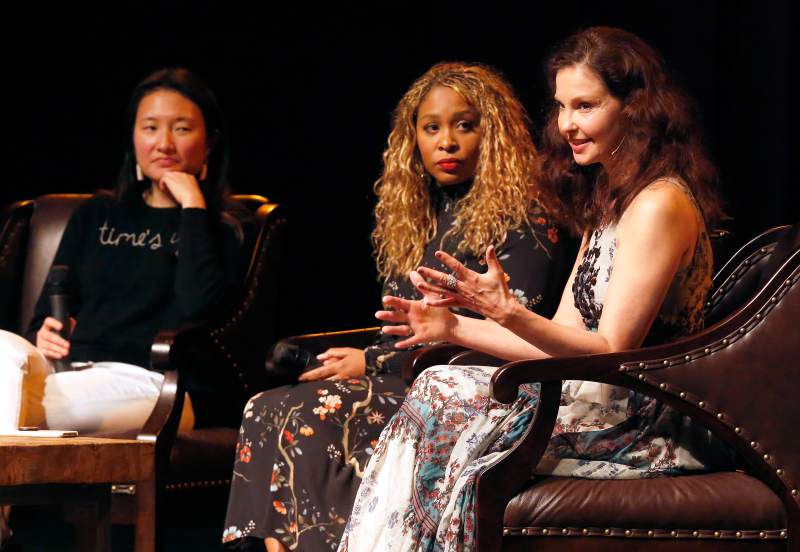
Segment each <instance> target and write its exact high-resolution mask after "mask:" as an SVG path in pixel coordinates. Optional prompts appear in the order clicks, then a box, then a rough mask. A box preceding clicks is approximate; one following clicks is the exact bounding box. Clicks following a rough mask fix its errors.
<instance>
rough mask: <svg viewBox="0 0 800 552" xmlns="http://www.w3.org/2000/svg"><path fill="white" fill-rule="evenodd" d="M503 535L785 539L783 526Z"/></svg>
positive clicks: (518, 530)
mask: <svg viewBox="0 0 800 552" xmlns="http://www.w3.org/2000/svg"><path fill="white" fill-rule="evenodd" d="M503 536H504V537H517V536H523V537H630V538H637V539H642V538H646V539H788V538H789V533H788V531H786V529H769V530H763V531H758V530H755V529H743V530H741V531H734V530H731V529H718V530H713V529H671V530H670V529H620V528H619V527H609V528H605V529H603V528H599V527H505V528H503Z"/></svg>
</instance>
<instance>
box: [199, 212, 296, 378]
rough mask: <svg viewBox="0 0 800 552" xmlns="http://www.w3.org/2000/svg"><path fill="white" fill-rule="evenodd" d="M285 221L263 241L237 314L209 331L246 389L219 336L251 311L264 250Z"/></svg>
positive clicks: (271, 230) (236, 365)
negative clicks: (251, 277) (252, 275)
mask: <svg viewBox="0 0 800 552" xmlns="http://www.w3.org/2000/svg"><path fill="white" fill-rule="evenodd" d="M284 223H285V219H283V218H280V219H278V220H277V221H276V222H275V224H274V225H273V227H272V228H270V230H269V231H268V232H267V235H266V236H264V239H263V240H262V241H261V247H260V248H259V250H258V255H257V256H256V258H257V259H258V261H257V264H256V267H255V269H254V271H253V272H254V274H255V276H254V277H253V279H252V280H251V281H250V285H249V286H248V288H247V291H246V293H245V300H244V302H243V303H242V306H241V307H240V308H239V310H238V311H236V314H234V315H233V316H232V317H231V318H230V320H228V321H227V322H225V324H223V325H222V326H219V327H218V328H214V329H213V330H211V332H209V333H210V335H211V340H212V341H213V342H214V345H216V347H217V349H218V350H219V352H220V353H222V354H223V355H224V356H225V358H227V359H228V360H229V361H230V363H231V366H232V367H233V369H234V370H235V371H236V376H237V377H238V378H239V382H240V383H241V385H242V388H243V389H245V390H247V389H248V388H249V385H248V383H247V382H246V381H244V373H243V372H241V371H240V370H239V363H238V362H236V360H235V359H234V358H233V355H231V354H230V352H228V350H227V349H226V347H225V345H224V344H223V343H222V342H221V341H220V340H219V336H222V335H225V334H226V333H228V332H229V331H230V330H231V328H233V329H235V328H236V327H237V326H238V325H239V323H240V322H241V321H242V318H244V316H245V315H246V314H247V313H248V312H249V311H250V308H251V306H252V303H253V299H255V296H256V292H255V290H256V289H257V288H258V285H259V278H258V274H261V269H262V268H263V266H264V251H265V250H266V248H267V247H269V245H270V243H271V241H272V236H273V233H274V232H275V229H276V228H277V227H278V226H282V225H283V224H284Z"/></svg>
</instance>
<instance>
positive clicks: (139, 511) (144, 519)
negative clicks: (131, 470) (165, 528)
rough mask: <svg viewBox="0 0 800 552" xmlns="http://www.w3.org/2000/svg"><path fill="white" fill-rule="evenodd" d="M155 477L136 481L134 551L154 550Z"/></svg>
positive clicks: (152, 551) (155, 539)
mask: <svg viewBox="0 0 800 552" xmlns="http://www.w3.org/2000/svg"><path fill="white" fill-rule="evenodd" d="M156 492H157V489H156V481H155V478H153V479H149V480H147V481H138V482H137V483H136V548H135V550H136V552H154V551H155V550H156V543H157V538H158V535H156Z"/></svg>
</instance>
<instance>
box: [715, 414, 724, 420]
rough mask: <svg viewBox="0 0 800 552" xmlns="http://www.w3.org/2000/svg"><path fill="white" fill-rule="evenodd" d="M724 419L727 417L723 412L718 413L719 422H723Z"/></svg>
mask: <svg viewBox="0 0 800 552" xmlns="http://www.w3.org/2000/svg"><path fill="white" fill-rule="evenodd" d="M724 417H725V414H723V413H722V412H717V420H721V419H723V418H724Z"/></svg>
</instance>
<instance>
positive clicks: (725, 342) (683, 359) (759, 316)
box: [619, 248, 800, 503]
mask: <svg viewBox="0 0 800 552" xmlns="http://www.w3.org/2000/svg"><path fill="white" fill-rule="evenodd" d="M764 249H766V248H762V249H761V251H763V250H764ZM731 276H733V274H732V275H731ZM798 281H800V269H797V270H795V271H794V272H793V273H792V274H791V275H790V276H789V278H787V279H786V280H785V281H784V283H783V285H782V286H780V287H779V288H778V289H777V290H776V291H775V293H774V294H773V295H772V297H770V299H769V301H768V302H767V303H765V304H764V306H763V307H761V309H760V310H759V311H758V312H757V313H756V314H755V315H754V316H753V317H752V318H751V319H750V320H749V321H748V322H747V323H746V324H745V325H744V326H743V327H741V328H739V329H738V330H737V331H736V332H734V333H732V334H729V335H728V336H727V337H725V338H723V339H721V340H718V341H716V342H715V343H712V344H711V345H709V346H708V347H705V348H704V349H697V350H694V351H691V352H690V353H689V354H686V355H683V356H675V357H670V358H666V359H655V360H648V361H642V362H631V363H624V364H622V365H620V367H619V369H620V371H621V372H625V373H630V375H632V376H633V375H636V377H637V378H638V379H639V380H641V381H647V379H648V376H647V375H646V374H645V372H647V371H648V370H658V369H661V368H663V367H664V366H675V365H678V364H684V363H688V362H692V361H693V360H695V359H698V358H702V357H704V356H706V355H711V354H713V353H715V352H717V351H719V350H721V349H724V348H726V347H729V346H730V345H731V344H733V343H735V342H736V341H738V340H739V339H741V338H742V337H744V336H745V335H746V334H747V332H749V331H751V330H752V329H753V328H755V327H756V326H757V325H758V324H760V323H761V322H762V321H763V320H764V319H765V318H766V317H767V315H768V314H769V313H770V312H771V311H772V309H773V308H775V305H777V304H778V301H780V300H781V299H782V298H783V297H784V296H785V295H786V293H787V292H788V291H789V290H790V289H791V288H792V286H793V285H794V284H796V283H797V282H798ZM658 387H659V389H661V390H662V391H665V392H668V393H672V394H673V395H677V396H678V397H680V398H681V399H683V400H685V401H686V402H690V403H694V404H696V405H697V406H698V407H700V408H702V409H704V410H708V411H710V412H712V413H713V412H714V410H715V409H714V408H712V406H711V405H710V404H709V403H708V401H707V400H704V399H702V398H701V397H696V396H694V395H692V394H690V393H686V392H685V391H682V390H680V389H678V388H677V387H674V386H672V385H668V384H666V383H660V384H659V385H658ZM716 417H717V419H718V420H720V421H721V422H722V423H724V424H725V425H727V426H728V427H730V428H731V429H733V431H734V432H735V433H736V434H737V435H739V436H741V437H742V438H743V439H746V440H750V446H751V447H752V448H753V449H754V450H758V449H759V448H760V445H759V443H758V441H757V440H756V439H754V438H753V436H751V435H749V434H748V433H747V431H746V430H745V429H744V428H743V427H741V426H739V425H736V424H734V421H733V420H731V419H730V417H729V416H728V415H727V414H725V413H724V412H717V413H716ZM761 452H762V459H763V460H764V462H766V463H767V464H768V465H770V466H772V468H773V469H774V470H775V474H776V475H777V476H778V478H779V479H780V480H781V481H782V482H783V484H784V485H785V486H786V487H787V488H788V489H791V491H790V492H791V495H792V498H794V500H795V501H796V502H798V503H800V493H798V489H797V487H796V486H795V483H794V481H795V479H794V478H792V477H789V476H788V475H787V473H786V471H785V470H784V469H782V468H781V467H780V464H779V463H778V461H777V460H776V459H775V458H774V457H773V456H772V455H770V454H769V453H768V452H767V451H761Z"/></svg>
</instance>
